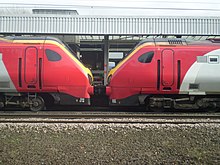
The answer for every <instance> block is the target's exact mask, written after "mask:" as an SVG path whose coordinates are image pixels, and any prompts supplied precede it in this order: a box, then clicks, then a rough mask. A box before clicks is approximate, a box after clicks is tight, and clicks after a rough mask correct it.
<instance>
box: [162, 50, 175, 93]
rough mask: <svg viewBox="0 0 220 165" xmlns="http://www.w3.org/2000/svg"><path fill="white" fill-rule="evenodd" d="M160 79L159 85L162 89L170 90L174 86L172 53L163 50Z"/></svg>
mask: <svg viewBox="0 0 220 165" xmlns="http://www.w3.org/2000/svg"><path fill="white" fill-rule="evenodd" d="M161 67H162V73H161V74H162V76H161V77H162V78H161V85H162V86H163V89H168V90H169V89H170V90H171V86H172V85H173V84H174V51H173V50H172V49H164V50H163V51H162V54H161Z"/></svg>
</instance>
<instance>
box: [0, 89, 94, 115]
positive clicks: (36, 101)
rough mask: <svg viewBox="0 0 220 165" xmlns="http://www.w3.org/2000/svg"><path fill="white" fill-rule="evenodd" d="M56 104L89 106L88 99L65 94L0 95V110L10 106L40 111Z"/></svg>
mask: <svg viewBox="0 0 220 165" xmlns="http://www.w3.org/2000/svg"><path fill="white" fill-rule="evenodd" d="M56 104H58V105H90V99H89V98H77V97H73V96H70V95H68V94H65V93H0V110H1V109H4V108H6V107H9V106H11V107H20V108H22V109H26V108H28V109H30V110H31V111H41V110H45V109H46V107H50V106H53V105H56Z"/></svg>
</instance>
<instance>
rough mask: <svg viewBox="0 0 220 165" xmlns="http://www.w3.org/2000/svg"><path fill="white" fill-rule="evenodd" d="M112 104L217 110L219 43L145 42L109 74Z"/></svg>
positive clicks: (149, 40)
mask: <svg viewBox="0 0 220 165" xmlns="http://www.w3.org/2000/svg"><path fill="white" fill-rule="evenodd" d="M106 93H107V95H108V96H109V98H110V104H111V105H146V107H147V108H175V109H200V108H219V107H220V40H215V39H210V40H205V41H186V40H184V39H171V40H170V39H147V40H144V41H142V42H140V43H139V44H138V45H137V46H136V47H135V48H134V49H133V50H132V52H131V53H130V54H129V55H128V56H127V57H126V58H125V59H124V60H122V61H121V62H120V63H119V64H118V65H117V66H116V67H115V68H114V69H112V70H111V71H110V72H109V75H108V86H107V88H106Z"/></svg>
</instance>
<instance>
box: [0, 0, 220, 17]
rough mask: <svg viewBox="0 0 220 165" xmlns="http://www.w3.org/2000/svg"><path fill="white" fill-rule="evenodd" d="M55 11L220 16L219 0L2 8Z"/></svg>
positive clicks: (41, 0) (11, 2) (26, 0)
mask: <svg viewBox="0 0 220 165" xmlns="http://www.w3.org/2000/svg"><path fill="white" fill-rule="evenodd" d="M5 7H9V8H15V7H16V8H55V9H68V10H71V9H72V10H77V11H78V13H79V14H80V15H125V16H128V15H129V16H220V1H219V0H210V1H207V0H61V1H55V0H1V1H0V8H5Z"/></svg>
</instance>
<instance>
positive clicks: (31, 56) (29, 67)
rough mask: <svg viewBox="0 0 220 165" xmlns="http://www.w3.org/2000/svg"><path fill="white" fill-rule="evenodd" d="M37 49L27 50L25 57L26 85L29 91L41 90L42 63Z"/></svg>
mask: <svg viewBox="0 0 220 165" xmlns="http://www.w3.org/2000/svg"><path fill="white" fill-rule="evenodd" d="M38 56H39V55H38V49H37V48H36V47H28V48H26V49H25V55H24V83H25V84H26V85H27V86H26V87H27V88H28V89H31V88H32V89H38V88H41V65H42V64H41V63H42V59H41V58H39V57H38Z"/></svg>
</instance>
